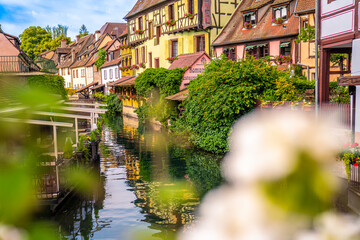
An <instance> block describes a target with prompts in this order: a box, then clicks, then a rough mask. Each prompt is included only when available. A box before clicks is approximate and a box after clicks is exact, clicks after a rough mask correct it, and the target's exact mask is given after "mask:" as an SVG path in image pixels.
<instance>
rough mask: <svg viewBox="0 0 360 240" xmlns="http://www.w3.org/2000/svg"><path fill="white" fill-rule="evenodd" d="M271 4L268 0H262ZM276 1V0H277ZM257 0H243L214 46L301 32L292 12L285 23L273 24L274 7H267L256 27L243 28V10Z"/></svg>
mask: <svg viewBox="0 0 360 240" xmlns="http://www.w3.org/2000/svg"><path fill="white" fill-rule="evenodd" d="M265 1H266V3H267V4H270V2H269V1H267V0H261V2H265ZM275 1H276V0H275ZM255 2H258V1H257V0H243V1H242V2H241V4H240V5H239V6H238V8H237V9H236V10H235V12H234V14H233V15H232V16H231V18H230V20H229V22H228V23H227V24H226V26H225V27H224V28H223V30H222V31H221V33H220V34H219V35H218V37H217V38H216V39H215V41H214V42H213V45H214V46H221V45H230V44H235V43H246V42H254V41H258V40H265V39H273V38H280V37H287V36H294V35H297V34H298V33H299V20H298V19H297V18H295V16H294V14H292V13H291V15H290V18H289V19H288V20H287V21H286V22H285V23H283V24H273V22H272V17H273V16H272V8H271V7H270V6H268V7H267V9H266V12H265V14H264V15H263V16H262V17H261V16H258V17H260V19H259V22H258V23H257V24H256V26H255V27H253V28H251V29H243V28H242V26H243V25H244V21H243V12H244V11H245V10H246V9H249V7H250V6H251V7H253V3H255Z"/></svg>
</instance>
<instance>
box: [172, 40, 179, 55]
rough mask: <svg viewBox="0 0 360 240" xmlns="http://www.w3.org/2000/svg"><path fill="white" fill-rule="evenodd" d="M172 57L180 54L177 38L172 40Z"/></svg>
mask: <svg viewBox="0 0 360 240" xmlns="http://www.w3.org/2000/svg"><path fill="white" fill-rule="evenodd" d="M170 45H171V47H170V57H177V56H178V46H179V45H178V41H177V40H170Z"/></svg>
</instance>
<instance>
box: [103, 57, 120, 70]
mask: <svg viewBox="0 0 360 240" xmlns="http://www.w3.org/2000/svg"><path fill="white" fill-rule="evenodd" d="M120 62H121V58H116V59H113V60H112V61H110V62H106V63H104V64H103V65H102V66H101V67H100V68H104V67H110V66H114V65H118V64H119V63H120Z"/></svg>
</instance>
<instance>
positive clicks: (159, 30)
mask: <svg viewBox="0 0 360 240" xmlns="http://www.w3.org/2000/svg"><path fill="white" fill-rule="evenodd" d="M160 36H161V27H160V26H157V27H156V42H155V45H159V44H160Z"/></svg>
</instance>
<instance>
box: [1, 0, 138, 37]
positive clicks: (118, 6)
mask: <svg viewBox="0 0 360 240" xmlns="http://www.w3.org/2000/svg"><path fill="white" fill-rule="evenodd" d="M135 3H136V0H0V24H1V26H2V29H3V31H4V32H6V33H9V34H12V35H16V36H18V35H19V34H20V33H22V32H23V31H24V30H25V29H26V28H27V27H29V26H40V27H43V28H45V27H46V26H47V25H49V26H57V25H58V24H61V25H66V26H69V30H68V36H69V37H71V38H72V39H74V38H75V36H76V35H77V34H78V33H79V29H80V26H81V25H82V24H85V26H86V27H87V29H88V30H89V32H90V33H94V32H95V31H96V30H99V29H100V28H101V26H102V25H104V24H105V22H125V21H124V19H123V18H124V16H125V15H126V14H127V13H128V12H129V11H130V10H131V8H132V6H133V5H134V4H135Z"/></svg>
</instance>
